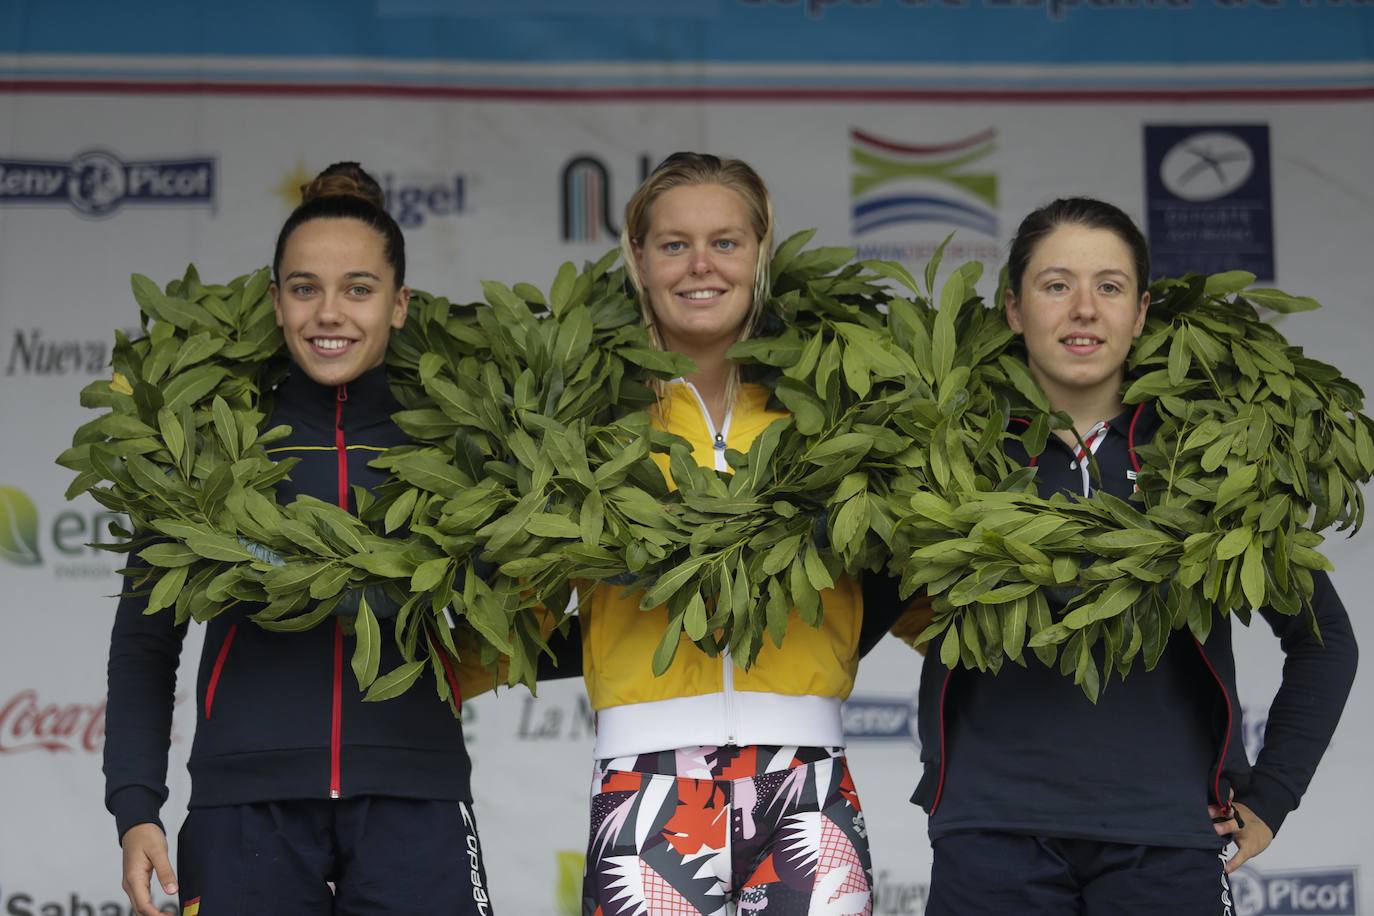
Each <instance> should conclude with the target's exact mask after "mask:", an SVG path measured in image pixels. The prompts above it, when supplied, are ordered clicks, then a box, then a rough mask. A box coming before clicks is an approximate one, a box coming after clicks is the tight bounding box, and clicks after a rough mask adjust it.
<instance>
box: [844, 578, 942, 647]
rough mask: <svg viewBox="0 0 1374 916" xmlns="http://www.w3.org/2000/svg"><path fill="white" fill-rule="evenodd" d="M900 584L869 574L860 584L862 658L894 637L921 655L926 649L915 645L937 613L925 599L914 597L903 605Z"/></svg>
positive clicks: (927, 599) (891, 579)
mask: <svg viewBox="0 0 1374 916" xmlns="http://www.w3.org/2000/svg"><path fill="white" fill-rule="evenodd" d="M898 585H899V582H898V580H897V578H896V577H895V576H889V575H886V574H884V573H874V572H866V573H864V575H863V581H862V582H861V583H860V586H861V588H862V589H863V598H864V616H863V623H862V625H861V626H860V628H859V657H860V658H862V657H863V656H865V655H867V654H868V653H869V652H871V651H873V647H874V646H876V645H877V644H878V642H879V641H880V640H881V639H882V638H883V637H884V636H886V635H887V634H888V633H891V634H892V635H893V636H896V637H897V638H898V639H900V640H902V642H904V643H906V644H907V645H909V646H911V647H912V648H914V649H915V650H916V651H917V652H920V653H921V654H922V655H924V654H925V650H926V645H925V643H922V644H920V645H917V644H916V637H917V636H919V635H920V634H921V631H923V630H924V629H925V628H926V627H927V626H929V625H930V620H931V617H932V616H933V615H934V611H933V610H932V608H931V605H930V599H929V598H927V597H926V596H925V595H916V596H913V597H912V598H911V599H910V600H908V601H905V602H903V601H902V599H901V598H900V597H898Z"/></svg>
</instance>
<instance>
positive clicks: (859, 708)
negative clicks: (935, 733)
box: [840, 696, 919, 743]
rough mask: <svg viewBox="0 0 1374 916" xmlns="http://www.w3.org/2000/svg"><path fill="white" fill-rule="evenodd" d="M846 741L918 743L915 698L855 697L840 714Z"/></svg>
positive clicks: (849, 700) (845, 704)
mask: <svg viewBox="0 0 1374 916" xmlns="http://www.w3.org/2000/svg"><path fill="white" fill-rule="evenodd" d="M840 716H841V719H842V721H843V724H844V734H845V737H846V738H848V739H850V740H852V741H902V742H917V743H919V742H918V739H917V737H916V700H915V698H914V697H903V698H888V697H858V696H852V697H850V698H849V699H848V700H846V701H845V703H844V706H843V707H842V709H841V712H840Z"/></svg>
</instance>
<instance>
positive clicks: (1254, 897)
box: [1231, 866, 1360, 916]
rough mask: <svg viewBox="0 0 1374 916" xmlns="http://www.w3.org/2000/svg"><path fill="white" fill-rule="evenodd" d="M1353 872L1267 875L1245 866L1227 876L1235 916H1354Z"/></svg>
mask: <svg viewBox="0 0 1374 916" xmlns="http://www.w3.org/2000/svg"><path fill="white" fill-rule="evenodd" d="M1358 878H1359V872H1358V870H1357V869H1355V868H1351V867H1343V868H1325V869H1303V870H1300V871H1283V872H1277V871H1275V872H1270V871H1260V870H1259V869H1256V868H1252V867H1250V866H1245V867H1243V868H1241V869H1239V870H1238V871H1236V872H1235V874H1233V875H1231V897H1232V901H1233V904H1234V906H1235V912H1236V916H1309V914H1318V913H1320V914H1325V916H1357V914H1358V913H1359V904H1360V893H1359V884H1358Z"/></svg>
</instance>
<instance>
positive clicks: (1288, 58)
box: [0, 0, 1374, 78]
mask: <svg viewBox="0 0 1374 916" xmlns="http://www.w3.org/2000/svg"><path fill="white" fill-rule="evenodd" d="M0 55H5V56H6V58H8V59H0V78H4V77H5V76H6V75H7V74H8V75H13V74H14V73H15V72H16V68H18V67H19V66H20V65H19V64H18V63H17V62H16V61H15V60H14V58H12V57H10V56H11V55H20V56H30V55H45V56H56V55H99V56H101V57H109V56H120V55H155V56H172V57H234V58H272V59H280V60H284V61H285V60H301V59H308V58H353V59H357V58H364V59H382V60H388V61H397V62H402V61H479V62H480V61H486V62H503V61H505V62H512V61H527V60H536V61H546V62H555V61H561V62H598V63H607V62H629V63H645V62H665V63H674V62H707V63H720V64H739V63H759V62H766V63H773V64H783V63H797V64H805V63H808V62H821V63H830V64H834V63H852V64H864V65H881V64H920V63H926V64H972V63H978V64H995V65H1004V66H1005V65H1014V64H1051V65H1055V66H1068V67H1074V66H1082V65H1091V64H1105V63H1110V64H1122V63H1139V64H1172V65H1176V64H1188V65H1207V64H1236V63H1242V62H1253V63H1256V64H1262V65H1265V66H1273V65H1280V64H1304V65H1312V64H1323V63H1334V62H1361V61H1370V60H1371V59H1374V0H582V2H572V0H327V2H326V0H316V2H291V3H281V2H276V0H274V2H266V0H236V2H233V3H197V4H187V3H183V2H171V0H161V2H140V3H132V4H128V3H110V2H108V0H101V2H96V0H72V2H60V0H6V2H4V3H0ZM262 63H263V65H264V66H267V62H266V61H263V62H262ZM112 66H113V65H112ZM55 69H60V68H57V67H55ZM115 69H116V70H117V69H118V67H115Z"/></svg>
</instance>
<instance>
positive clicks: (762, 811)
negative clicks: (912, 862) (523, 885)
mask: <svg viewBox="0 0 1374 916" xmlns="http://www.w3.org/2000/svg"><path fill="white" fill-rule="evenodd" d="M872 871H873V869H872V865H871V863H870V861H869V856H868V839H867V834H866V832H865V829H864V816H863V812H862V811H861V810H860V808H859V797H858V795H857V794H856V793H855V791H854V781H853V780H852V779H851V778H850V775H849V767H848V765H847V764H846V763H845V758H844V750H843V748H823V747H777V746H772V745H750V746H747V747H733V746H730V747H720V748H716V747H692V748H682V749H680V750H677V751H663V752H660V753H655V754H642V755H640V756H637V757H617V758H614V759H611V760H598V761H597V766H596V773H595V774H594V778H593V780H592V816H591V836H590V838H589V840H588V844H587V870H586V873H585V874H584V876H583V881H582V913H583V916H668V914H674V916H676V914H684V916H699V914H707V916H727V914H731V913H738V914H739V916H756V914H765V916H808V914H817V916H819V914H836V916H841V914H843V916H869V914H871V913H872V911H873V902H872Z"/></svg>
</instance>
